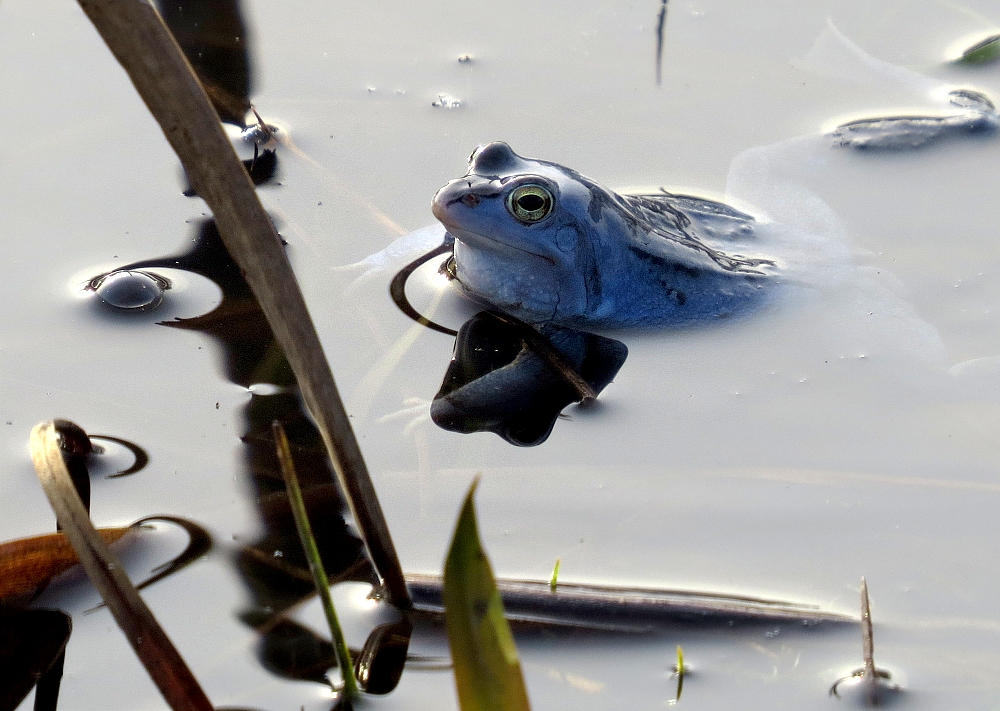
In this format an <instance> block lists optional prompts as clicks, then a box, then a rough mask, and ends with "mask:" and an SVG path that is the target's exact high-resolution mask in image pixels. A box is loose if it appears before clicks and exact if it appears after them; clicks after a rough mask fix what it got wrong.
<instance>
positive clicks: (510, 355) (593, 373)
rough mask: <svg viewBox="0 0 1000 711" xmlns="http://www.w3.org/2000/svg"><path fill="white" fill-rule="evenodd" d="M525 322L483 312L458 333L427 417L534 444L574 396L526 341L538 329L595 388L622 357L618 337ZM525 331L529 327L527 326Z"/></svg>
mask: <svg viewBox="0 0 1000 711" xmlns="http://www.w3.org/2000/svg"><path fill="white" fill-rule="evenodd" d="M526 329H531V327H530V326H528V325H527V324H524V323H521V322H520V321H517V320H516V319H512V318H511V317H510V316H507V315H506V314H501V313H498V312H495V311H483V312H481V313H479V314H477V315H476V316H474V317H472V318H471V319H469V320H468V321H466V322H465V323H464V324H463V325H462V327H461V328H460V329H459V331H458V336H457V338H456V339H455V350H454V354H453V355H452V359H451V365H449V366H448V371H447V373H445V376H444V383H442V385H441V389H440V390H439V391H438V393H437V395H435V396H434V401H433V403H432V404H431V419H432V420H433V421H434V422H435V424H437V425H438V426H439V427H442V428H444V429H446V430H451V431H453V432H463V433H469V432H482V431H488V432H495V433H496V434H498V435H500V436H501V437H503V438H504V439H505V440H507V441H508V442H510V443H511V444H515V445H518V446H521V447H529V446H534V445H538V444H541V443H542V442H544V441H545V440H546V439H547V438H548V436H549V434H550V433H551V432H552V427H553V426H554V425H555V422H556V418H557V417H558V416H559V413H560V412H562V410H563V408H564V407H566V406H567V405H569V404H570V403H572V402H577V401H579V400H580V396H579V394H578V392H577V390H576V389H575V388H574V387H573V386H572V385H571V384H570V383H569V382H567V379H566V377H565V376H564V375H563V374H562V373H561V372H560V371H559V369H558V368H556V367H555V366H554V365H553V363H552V362H551V361H550V359H548V358H546V357H545V356H544V354H542V353H540V352H539V350H540V349H539V348H538V347H532V340H533V338H534V337H535V335H534V334H536V333H540V334H541V336H542V337H543V338H545V339H546V341H547V342H548V345H549V346H551V350H553V351H555V352H556V353H557V354H558V355H559V356H561V357H562V359H563V361H564V362H565V363H566V364H567V365H568V366H569V367H571V368H572V369H573V370H575V371H576V373H578V374H579V375H580V376H581V377H582V378H583V380H584V381H586V382H587V383H588V384H589V385H590V387H591V388H593V390H594V392H598V393H599V392H600V391H601V390H603V389H604V388H605V387H606V386H607V385H608V383H610V382H611V381H612V379H614V377H615V375H616V374H617V373H618V370H619V369H620V368H621V367H622V365H623V364H624V363H625V359H626V358H627V357H628V348H626V346H625V344H624V343H622V342H621V341H616V340H614V339H613V338H605V337H603V336H598V335H595V334H593V333H586V332H584V331H577V330H575V329H572V328H563V327H559V326H546V327H544V328H542V329H541V331H540V332H538V331H535V332H534V333H531V334H526ZM532 330H533V329H532Z"/></svg>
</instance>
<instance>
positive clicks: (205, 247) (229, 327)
mask: <svg viewBox="0 0 1000 711" xmlns="http://www.w3.org/2000/svg"><path fill="white" fill-rule="evenodd" d="M140 267H170V268H173V269H183V270H186V271H190V272H194V273H196V274H200V275H201V276H204V277H206V278H208V279H211V280H212V281H214V282H215V283H216V284H217V285H218V286H219V288H220V289H221V290H222V302H221V303H220V304H219V305H218V306H217V307H216V308H215V309H214V310H213V311H211V312H210V313H208V314H204V315H202V316H197V317H195V318H189V319H179V320H175V321H168V322H164V323H163V325H165V326H170V327H172V328H183V329H186V330H195V331H200V332H202V333H205V334H207V335H209V336H211V337H212V338H213V339H214V340H215V341H217V342H218V344H219V345H220V346H221V348H222V354H223V364H224V369H225V373H226V376H227V377H228V379H229V380H231V381H232V382H234V383H236V384H238V385H242V386H243V387H250V386H251V385H259V384H267V385H268V386H270V388H269V391H270V392H272V394H266V395H258V394H255V395H253V396H252V397H251V398H250V402H249V404H248V405H247V406H246V407H245V408H244V411H243V414H244V422H245V428H244V434H243V436H242V438H241V439H242V441H243V443H244V445H245V453H244V456H245V460H246V465H247V469H248V474H249V476H250V479H251V482H252V484H253V487H254V491H255V501H256V504H257V510H258V513H259V515H260V517H261V524H262V527H263V533H262V535H261V536H260V537H259V538H258V539H257V540H255V541H253V542H252V543H250V544H247V545H245V546H243V547H242V548H241V550H240V552H239V553H238V554H237V556H236V561H235V563H236V566H237V568H238V570H239V571H240V574H241V576H242V577H243V580H244V582H245V584H246V585H247V587H248V589H249V591H250V596H251V600H252V602H251V605H250V606H249V607H248V608H247V609H245V610H243V611H242V612H241V613H240V618H241V619H242V620H243V621H244V622H245V623H246V624H248V625H250V626H252V627H254V628H256V629H257V630H258V631H259V632H260V633H261V640H260V645H259V647H258V657H259V659H260V662H261V664H262V665H263V666H264V667H266V668H267V669H269V670H270V671H272V672H273V673H275V674H278V675H280V676H283V677H285V678H289V679H304V680H311V681H320V682H325V681H326V679H325V672H326V671H327V670H329V669H330V668H332V667H334V666H335V665H336V661H335V656H334V654H333V650H332V648H331V647H330V645H329V642H327V641H326V640H323V639H322V638H321V637H319V636H317V635H316V633H314V632H313V631H311V630H309V629H306V628H305V627H302V626H301V625H297V624H294V623H292V622H290V621H288V620H287V619H286V618H285V617H284V616H283V613H284V612H285V611H286V610H288V609H289V608H290V607H292V606H293V605H296V604H298V603H300V602H302V601H303V600H305V599H307V598H309V597H311V596H312V595H313V594H315V588H314V586H313V582H312V576H311V574H310V572H309V566H308V563H307V561H306V559H305V554H304V553H303V550H302V544H301V542H300V541H299V537H298V533H297V531H296V528H295V521H294V518H293V515H292V510H291V507H290V505H289V502H288V497H287V495H286V493H285V485H284V479H283V478H282V474H281V468H280V466H279V464H278V459H277V455H276V453H275V446H274V439H273V436H272V433H271V423H272V422H273V421H274V420H280V421H281V422H282V424H283V425H284V428H285V432H286V434H287V436H288V440H289V444H290V446H291V450H292V458H293V459H294V463H295V469H296V472H297V473H298V476H299V482H300V484H301V486H302V492H303V497H304V498H305V503H306V511H307V513H308V514H309V520H310V523H311V524H312V528H313V534H314V535H315V538H316V543H317V546H318V547H319V550H320V555H321V557H322V559H323V565H324V566H325V568H326V570H327V574H328V576H329V578H330V580H331V582H336V581H342V580H353V581H359V582H367V583H371V584H373V585H374V584H377V576H376V574H375V572H374V569H373V568H372V566H371V563H370V562H369V560H368V558H367V556H366V554H365V551H364V547H363V544H362V542H361V540H360V539H358V538H357V537H356V536H354V535H353V534H352V533H351V532H350V530H349V529H348V528H347V524H346V522H345V520H344V517H343V513H342V512H343V511H344V502H343V499H342V498H341V496H340V493H339V490H338V489H337V486H336V485H335V484H334V483H333V482H334V473H333V470H332V469H331V467H330V464H329V460H328V458H327V453H326V448H325V447H324V446H323V442H322V440H321V438H320V436H319V432H318V431H317V430H316V427H315V426H314V425H313V423H312V421H311V420H310V419H309V417H308V416H307V414H306V412H305V410H304V409H303V405H302V400H301V397H300V395H299V392H298V388H297V387H296V383H295V377H294V375H293V373H292V370H291V367H290V366H289V365H288V362H287V361H286V360H285V357H284V354H283V353H282V351H281V348H280V347H279V346H278V344H277V342H276V341H275V339H274V334H273V333H272V331H271V328H270V326H269V325H268V323H267V320H266V318H265V317H264V313H263V312H262V311H261V309H260V306H259V305H258V303H257V301H256V299H255V298H254V296H253V294H252V292H251V290H250V287H249V285H248V284H247V283H246V281H245V280H244V278H243V275H242V273H241V272H240V269H239V267H237V266H236V264H235V262H234V261H233V259H232V257H231V256H230V255H229V253H228V251H227V250H226V248H225V246H224V245H223V243H222V240H221V237H220V235H219V232H218V229H217V228H216V225H215V223H214V222H213V221H211V220H208V221H205V222H203V223H202V224H201V225H200V226H199V228H198V235H197V237H196V238H195V240H194V244H193V246H192V247H191V249H190V250H189V251H187V252H185V253H183V254H179V255H174V256H170V257H163V258H159V259H152V260H145V261H142V262H137V263H135V264H132V265H128V267H126V268H140ZM380 638H384V639H385V643H386V644H387V645H389V647H390V648H391V649H390V650H389V652H388V653H386V654H382V655H376V654H374V653H373V654H372V655H370V657H371V658H373V659H374V658H376V657H377V662H379V663H382V664H386V663H395V661H396V658H395V657H394V656H393V654H392V649H398V647H399V644H398V639H397V638H394V637H392V636H391V635H388V636H387V635H381V637H380ZM407 644H408V638H407ZM396 656H398V655H396ZM403 660H405V645H404V652H403V657H402V659H401V660H399V664H400V666H399V667H392V668H389V667H381V668H376V669H375V673H374V674H373V675H372V681H373V689H372V693H379V692H377V691H375V689H376V688H384V689H385V691H389V690H391V687H395V682H396V681H398V679H399V675H400V674H401V672H402V667H401V664H402V661H403ZM376 666H377V665H376ZM385 679H390V680H393V681H392V683H391V687H389V685H388V684H387V683H386V682H385V681H384V680H385Z"/></svg>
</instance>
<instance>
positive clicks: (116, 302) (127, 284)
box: [87, 270, 170, 311]
mask: <svg viewBox="0 0 1000 711" xmlns="http://www.w3.org/2000/svg"><path fill="white" fill-rule="evenodd" d="M169 288H170V282H169V281H168V280H166V279H164V278H163V277H161V276H157V275H156V274H151V273H149V272H143V271H138V270H120V271H113V272H108V273H107V274H102V275H101V276H98V277H94V278H93V279H91V280H90V283H89V284H87V290H88V291H93V292H95V293H96V294H97V296H98V297H100V299H101V301H103V302H104V303H106V304H108V305H109V306H113V307H114V308H116V309H123V310H126V311H152V310H153V309H155V308H156V307H157V306H159V305H160V303H161V302H162V301H163V292H164V291H166V290H167V289H169Z"/></svg>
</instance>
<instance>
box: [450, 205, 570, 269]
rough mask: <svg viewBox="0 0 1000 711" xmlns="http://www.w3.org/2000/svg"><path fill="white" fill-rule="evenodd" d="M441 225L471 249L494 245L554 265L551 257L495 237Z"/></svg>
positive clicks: (554, 261)
mask: <svg viewBox="0 0 1000 711" xmlns="http://www.w3.org/2000/svg"><path fill="white" fill-rule="evenodd" d="M438 220H441V218H440V217H439V218H438ZM441 223H442V224H443V225H444V226H445V227H446V228H447V229H448V232H450V233H451V235H452V236H453V237H454V238H455V239H457V240H459V241H460V242H465V243H466V244H469V245H472V246H473V247H475V246H480V245H481V246H483V247H486V248H489V247H492V246H494V245H500V246H501V247H506V248H507V249H513V250H514V251H515V252H521V253H523V254H530V255H531V256H532V257H537V258H538V259H541V260H542V261H544V262H545V263H546V264H549V265H551V266H553V267H554V266H555V265H556V260H555V259H553V258H552V257H547V256H545V255H544V254H539V253H538V252H532V251H531V250H529V249H525V248H524V247H517V246H515V245H513V244H510V243H509V242H504V241H503V240H499V239H497V238H496V237H491V236H489V235H484V234H480V233H479V232H470V231H469V230H463V229H462V228H460V227H452V226H451V225H449V224H448V223H447V222H445V221H444V220H441Z"/></svg>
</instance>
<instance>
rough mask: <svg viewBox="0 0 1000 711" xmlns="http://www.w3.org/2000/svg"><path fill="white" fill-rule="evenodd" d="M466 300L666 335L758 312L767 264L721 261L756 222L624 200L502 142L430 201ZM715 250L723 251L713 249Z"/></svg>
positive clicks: (685, 203) (532, 319)
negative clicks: (665, 329) (663, 330)
mask: <svg viewBox="0 0 1000 711" xmlns="http://www.w3.org/2000/svg"><path fill="white" fill-rule="evenodd" d="M432 209H433V212H434V216H435V217H436V218H437V219H438V220H440V221H441V222H442V223H443V224H444V226H445V227H446V228H447V229H448V232H449V233H450V234H451V235H452V236H453V237H454V238H455V247H454V271H455V274H454V276H455V277H456V280H457V281H458V282H459V283H460V284H461V287H462V289H463V290H464V291H465V292H466V293H467V294H469V295H470V296H472V297H474V298H476V299H478V300H481V301H486V302H488V303H490V304H493V305H494V306H496V307H498V308H500V309H502V310H504V311H506V312H507V313H509V314H512V315H514V316H516V317H518V318H520V319H521V320H523V321H526V322H528V323H534V324H558V325H564V326H573V327H577V328H619V327H643V326H663V325H668V324H682V323H690V322H695V321H704V320H708V319H714V318H718V317H725V316H731V315H734V314H736V313H738V312H740V311H741V310H744V309H745V308H747V307H748V306H750V305H752V304H755V303H759V302H760V300H761V298H762V297H763V295H764V293H765V292H766V289H765V286H766V285H767V283H768V282H769V281H770V279H769V278H768V277H769V272H771V273H773V267H774V263H773V262H771V261H769V260H767V259H761V258H753V257H744V256H741V255H739V254H728V253H726V252H723V251H722V249H721V247H723V246H725V245H726V243H727V242H728V243H730V244H731V245H732V246H734V247H735V246H737V240H745V239H747V238H748V237H752V234H753V223H754V220H753V218H752V217H750V216H749V215H746V214H743V213H741V212H739V211H737V210H734V209H732V208H730V207H728V206H726V205H723V204H721V203H718V202H713V201H710V200H704V199H701V198H695V197H690V196H686V195H672V194H670V193H666V192H663V193H658V194H651V195H619V194H617V193H614V192H612V191H610V190H607V189H605V188H603V187H601V186H600V185H598V184H597V183H595V182H593V181H592V180H590V179H588V178H585V177H584V176H582V175H580V174H579V173H577V172H576V171H573V170H570V169H569V168H565V167H563V166H561V165H558V164H556V163H550V162H547V161H540V160H533V159H529V158H522V157H521V156H519V155H517V154H516V153H514V151H512V150H511V148H510V146H508V145H507V144H506V143H501V142H496V143H490V144H487V145H484V146H480V147H479V148H477V149H476V150H475V151H474V152H473V154H472V156H471V157H470V158H469V170H468V172H467V173H466V175H465V176H464V177H462V178H457V179H455V180H452V181H451V182H449V183H448V184H447V185H445V186H444V187H443V188H441V189H440V190H439V191H438V192H437V194H436V195H435V196H434V201H433V203H432ZM716 245H719V246H716Z"/></svg>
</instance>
